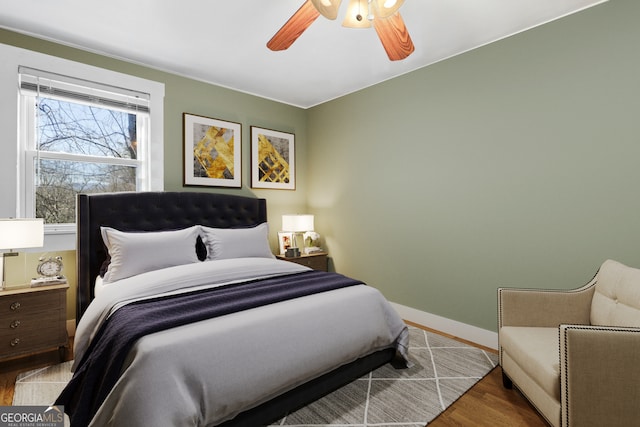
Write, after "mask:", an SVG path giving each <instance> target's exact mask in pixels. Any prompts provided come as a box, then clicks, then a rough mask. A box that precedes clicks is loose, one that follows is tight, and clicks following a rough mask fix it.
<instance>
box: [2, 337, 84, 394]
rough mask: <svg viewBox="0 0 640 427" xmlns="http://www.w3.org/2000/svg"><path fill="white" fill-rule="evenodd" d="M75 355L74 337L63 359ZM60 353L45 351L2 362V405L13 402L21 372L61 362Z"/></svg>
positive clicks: (69, 358)
mask: <svg viewBox="0 0 640 427" xmlns="http://www.w3.org/2000/svg"><path fill="white" fill-rule="evenodd" d="M72 357H73V339H70V340H69V346H68V347H67V348H66V350H65V354H64V356H63V360H64V361H67V360H71V358H72ZM60 362H61V360H60V353H59V352H58V350H53V351H49V352H45V353H39V354H34V355H32V356H26V357H22V358H19V359H13V360H8V361H5V362H1V363H0V406H10V405H11V404H12V403H13V392H14V390H15V384H16V378H17V376H18V374H20V373H21V372H27V371H30V370H32V369H37V368H41V367H45V366H51V365H55V364H57V363H60Z"/></svg>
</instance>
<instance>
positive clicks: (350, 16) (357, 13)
mask: <svg viewBox="0 0 640 427" xmlns="http://www.w3.org/2000/svg"><path fill="white" fill-rule="evenodd" d="M368 11H369V6H368V4H367V0H350V1H349V6H347V14H346V15H345V17H344V21H342V26H343V27H347V28H371V22H369V20H368V19H365V17H366V16H367V13H368ZM358 18H360V19H358Z"/></svg>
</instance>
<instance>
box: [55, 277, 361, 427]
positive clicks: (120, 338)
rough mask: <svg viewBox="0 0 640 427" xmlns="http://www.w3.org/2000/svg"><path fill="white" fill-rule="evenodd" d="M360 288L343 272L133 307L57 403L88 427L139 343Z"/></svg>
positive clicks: (106, 328) (76, 424) (105, 329)
mask: <svg viewBox="0 0 640 427" xmlns="http://www.w3.org/2000/svg"><path fill="white" fill-rule="evenodd" d="M360 283H362V282H358V281H356V280H353V279H350V278H348V277H346V276H343V275H341V274H338V273H327V272H323V271H307V272H303V273H296V274H291V275H286V276H279V277H272V278H267V279H259V280H253V281H249V282H245V283H240V284H233V285H226V286H222V287H218V288H214V289H207V290H200V291H194V292H189V293H186V294H180V295H173V296H165V297H158V298H154V299H148V300H143V301H138V302H134V303H131V304H128V305H126V306H124V307H122V308H120V309H119V310H117V311H116V312H115V313H113V314H112V315H111V316H110V317H109V318H107V320H106V321H105V322H104V323H103V324H102V326H101V327H100V329H99V330H98V333H97V334H96V336H95V338H94V339H93V341H92V342H91V345H90V346H89V348H88V350H87V352H86V353H85V354H84V357H83V358H82V361H81V363H80V364H79V366H78V368H77V369H76V372H75V373H74V375H73V378H72V379H71V381H70V382H69V384H67V386H66V387H65V388H64V390H63V391H62V393H61V394H60V396H59V397H58V399H57V400H56V403H55V404H56V405H64V410H65V412H66V413H67V414H68V415H69V417H70V419H71V425H72V426H73V427H80V426H86V425H88V424H89V422H90V421H91V419H92V418H93V416H94V415H95V414H96V412H97V410H98V408H99V407H100V405H102V403H103V402H104V400H105V398H106V397H107V395H108V394H109V392H110V391H111V389H112V388H113V386H114V385H115V383H116V382H117V380H118V378H119V376H120V372H121V370H122V366H123V363H124V360H125V358H126V357H127V355H128V354H129V350H130V349H131V347H132V346H133V345H134V344H135V342H136V341H137V340H138V339H139V338H141V337H143V336H145V335H147V334H152V333H154V332H159V331H163V330H166V329H170V328H174V327H178V326H181V325H185V324H188V323H193V322H198V321H201V320H205V319H210V318H213V317H217V316H223V315H225V314H230V313H235V312H237V311H241V310H247V309H250V308H255V307H259V306H263V305H267V304H272V303H276V302H280V301H285V300H288V299H293V298H298V297H302V296H305V295H311V294H315V293H319V292H325V291H330V290H333V289H339V288H344V287H347V286H352V285H357V284H360Z"/></svg>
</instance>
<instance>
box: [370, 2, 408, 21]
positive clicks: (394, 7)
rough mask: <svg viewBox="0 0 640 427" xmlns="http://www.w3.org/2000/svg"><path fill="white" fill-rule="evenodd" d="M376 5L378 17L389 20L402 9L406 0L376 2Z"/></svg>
mask: <svg viewBox="0 0 640 427" xmlns="http://www.w3.org/2000/svg"><path fill="white" fill-rule="evenodd" d="M374 2H375V4H376V16H377V17H379V18H388V17H389V16H391V15H393V14H394V13H396V12H397V11H398V9H400V7H401V6H402V5H403V4H404V0H374Z"/></svg>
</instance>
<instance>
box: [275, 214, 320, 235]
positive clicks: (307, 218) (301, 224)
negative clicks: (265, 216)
mask: <svg viewBox="0 0 640 427" xmlns="http://www.w3.org/2000/svg"><path fill="white" fill-rule="evenodd" d="M282 230H283V231H292V232H294V233H303V232H305V231H313V215H282Z"/></svg>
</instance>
